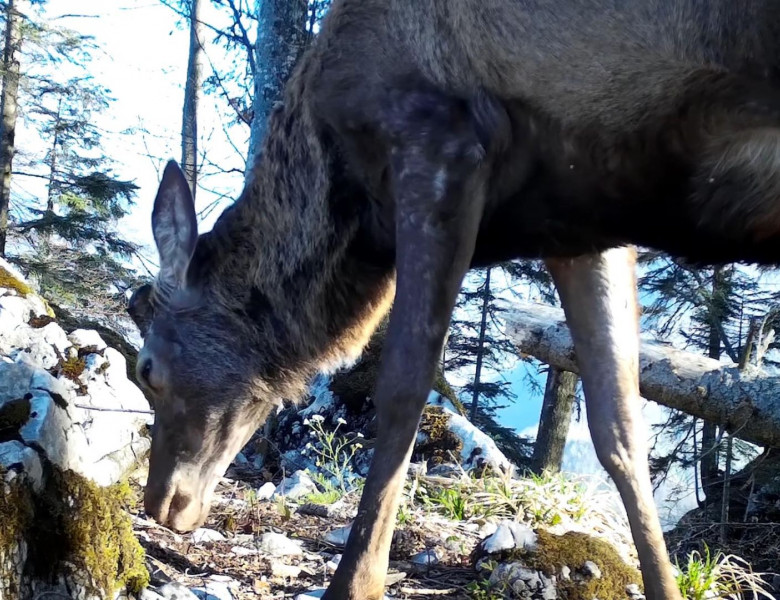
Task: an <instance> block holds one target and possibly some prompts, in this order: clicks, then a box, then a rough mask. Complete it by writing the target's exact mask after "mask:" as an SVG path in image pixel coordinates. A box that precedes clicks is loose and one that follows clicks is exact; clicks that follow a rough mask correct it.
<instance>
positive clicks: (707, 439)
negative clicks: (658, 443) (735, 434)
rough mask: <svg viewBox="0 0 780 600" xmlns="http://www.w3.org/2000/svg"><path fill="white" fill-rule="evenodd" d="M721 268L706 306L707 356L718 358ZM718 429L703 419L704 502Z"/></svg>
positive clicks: (713, 474)
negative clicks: (707, 324)
mask: <svg viewBox="0 0 780 600" xmlns="http://www.w3.org/2000/svg"><path fill="white" fill-rule="evenodd" d="M722 286H723V276H722V269H721V268H720V267H716V268H715V270H714V271H713V274H712V297H711V300H710V303H709V306H708V307H707V312H708V316H709V323H710V325H709V340H708V344H707V356H709V357H710V358H712V359H715V360H718V359H720V349H721V339H720V329H722V326H723V309H722V305H723V302H722V299H721V293H722ZM717 437H718V431H717V426H716V425H715V423H711V422H709V421H704V423H703V424H702V434H701V489H702V491H703V492H704V502H705V504H706V503H707V498H708V497H709V496H711V495H712V486H713V485H715V484H716V482H717V480H718V462H719V460H718V442H717Z"/></svg>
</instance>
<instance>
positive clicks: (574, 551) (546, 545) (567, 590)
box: [501, 530, 642, 600]
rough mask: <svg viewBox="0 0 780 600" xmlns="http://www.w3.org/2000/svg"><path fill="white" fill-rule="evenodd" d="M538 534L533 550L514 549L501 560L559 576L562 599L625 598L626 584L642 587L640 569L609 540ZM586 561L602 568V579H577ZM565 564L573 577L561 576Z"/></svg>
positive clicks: (575, 533)
mask: <svg viewBox="0 0 780 600" xmlns="http://www.w3.org/2000/svg"><path fill="white" fill-rule="evenodd" d="M536 533H537V535H538V544H537V548H536V550H535V551H534V552H533V553H529V552H523V551H518V550H514V551H511V552H509V553H507V555H506V556H505V557H501V561H502V562H506V561H507V560H510V561H511V560H518V561H520V562H522V563H523V564H524V565H526V566H528V567H530V568H531V569H535V570H537V571H542V572H543V573H544V574H545V575H548V576H551V575H556V576H558V592H559V596H558V597H559V598H560V599H561V600H592V599H593V598H616V599H617V598H624V597H625V596H626V586H628V585H629V584H632V583H636V584H638V585H639V586H640V589H641V588H642V576H641V574H640V573H639V571H638V570H637V569H635V568H633V567H631V566H629V565H627V564H626V563H625V562H624V561H623V559H622V558H621V557H620V555H619V554H618V553H617V551H616V550H615V549H614V548H613V547H612V546H611V545H610V544H609V543H607V542H605V541H603V540H600V539H597V538H595V537H593V536H590V535H587V534H585V533H580V532H575V531H569V532H567V533H564V534H563V535H555V534H552V533H550V532H549V531H545V530H537V532H536ZM586 561H592V562H594V563H596V565H598V567H599V569H600V570H601V577H600V578H598V579H595V578H590V579H584V578H583V579H582V580H580V581H577V580H576V579H577V578H575V574H576V573H577V571H578V570H580V569H582V567H583V565H584V564H585V562H586ZM563 566H567V567H569V568H570V569H571V570H572V578H571V579H570V580H569V581H565V580H562V579H561V578H560V572H561V567H563Z"/></svg>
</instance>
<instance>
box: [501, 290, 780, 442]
mask: <svg viewBox="0 0 780 600" xmlns="http://www.w3.org/2000/svg"><path fill="white" fill-rule="evenodd" d="M506 321H507V325H506V331H507V334H508V335H509V338H510V339H511V340H512V341H513V343H514V344H515V346H516V347H517V349H518V350H519V351H520V352H522V353H524V354H527V355H530V356H533V357H535V358H537V359H539V360H540V361H542V362H544V363H547V364H549V365H551V366H554V367H557V368H559V369H564V370H566V371H571V372H573V373H579V369H578V367H577V361H576V357H575V353H574V345H573V343H572V339H571V334H570V333H569V328H568V326H567V325H566V319H565V316H564V313H563V310H562V309H560V308H556V307H552V306H547V305H544V304H530V303H514V304H513V305H512V308H511V309H510V310H509V311H507V313H506ZM639 368H640V373H639V378H640V379H639V388H640V393H641V394H642V396H644V397H645V398H646V399H647V400H652V401H653V402H657V403H658V404H661V405H663V406H667V407H669V408H674V409H677V410H680V411H683V412H685V413H687V414H690V415H692V416H694V417H698V418H701V419H704V420H706V421H710V422H712V423H717V424H718V425H720V426H722V427H725V429H726V430H727V431H728V432H729V433H731V434H733V435H735V436H736V437H738V438H740V439H743V440H745V441H747V442H751V443H753V444H756V445H758V446H768V447H780V377H773V376H771V375H768V374H767V373H766V372H764V371H762V370H760V369H758V368H756V367H754V366H752V365H749V366H747V367H746V368H745V370H744V371H740V370H739V369H738V368H737V366H736V365H734V364H733V363H731V364H723V363H721V362H719V361H717V360H714V359H711V358H707V357H705V356H700V355H698V354H694V353H692V352H685V351H682V350H678V349H676V348H673V347H672V346H670V345H668V344H664V343H662V342H658V341H655V340H651V339H648V338H647V337H646V336H644V335H643V336H642V340H641V343H640V356H639Z"/></svg>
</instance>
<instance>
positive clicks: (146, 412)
mask: <svg viewBox="0 0 780 600" xmlns="http://www.w3.org/2000/svg"><path fill="white" fill-rule="evenodd" d="M73 406H75V407H76V408H83V409H84V410H97V411H99V412H118V413H137V414H140V415H153V414H154V411H153V410H141V409H136V408H109V407H107V406H90V405H89V404H74V405H73Z"/></svg>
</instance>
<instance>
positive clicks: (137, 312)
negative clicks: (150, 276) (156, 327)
mask: <svg viewBox="0 0 780 600" xmlns="http://www.w3.org/2000/svg"><path fill="white" fill-rule="evenodd" d="M151 291H152V286H151V285H150V284H148V283H146V284H144V285H142V286H141V287H139V288H138V289H137V290H136V291H135V292H133V295H132V296H130V301H129V302H128V304H127V314H129V315H130V318H131V319H133V321H134V322H135V324H136V325H137V326H138V329H140V330H141V337H146V334H147V333H148V332H149V325H150V323H151V322H152V316H153V315H152V312H153V311H152V303H151V302H150V300H149V295H150V293H151Z"/></svg>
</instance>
